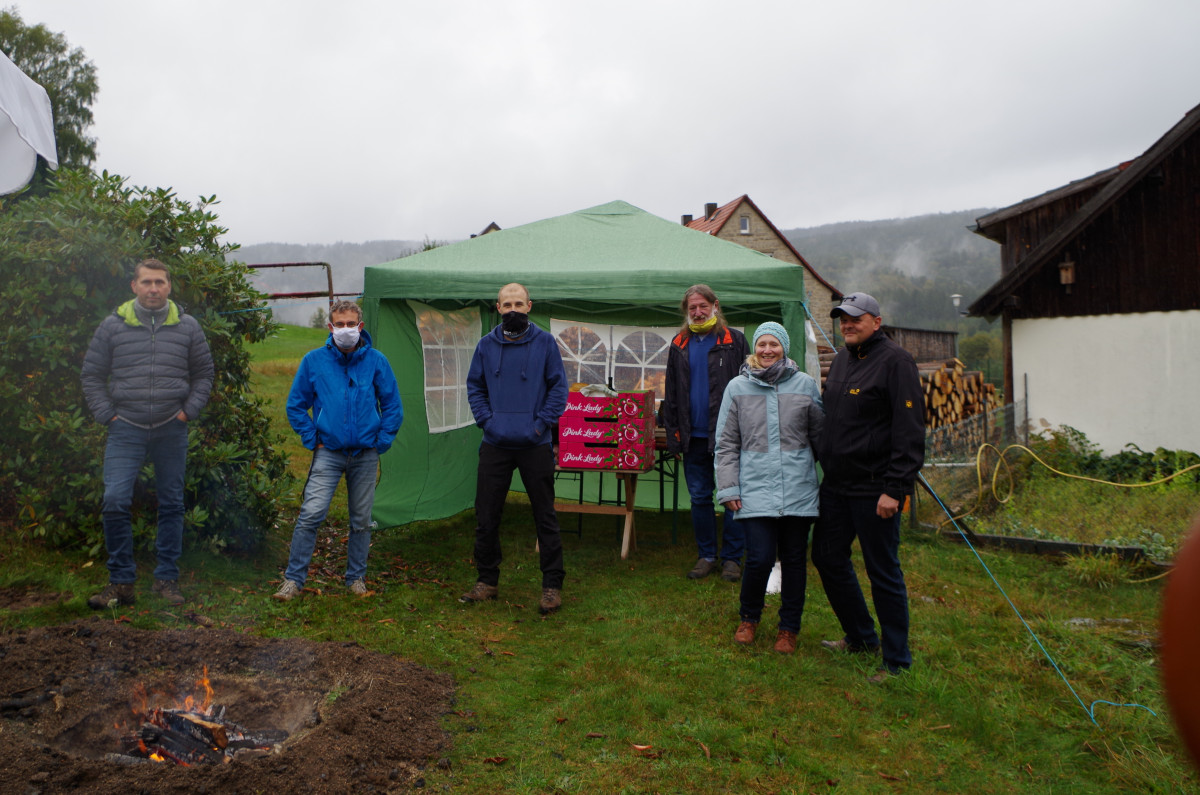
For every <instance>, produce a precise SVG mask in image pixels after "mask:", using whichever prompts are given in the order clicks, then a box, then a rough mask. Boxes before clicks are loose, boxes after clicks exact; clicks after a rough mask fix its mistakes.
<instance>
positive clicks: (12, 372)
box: [0, 170, 288, 554]
mask: <svg viewBox="0 0 1200 795" xmlns="http://www.w3.org/2000/svg"><path fill="white" fill-rule="evenodd" d="M215 201H216V200H215V197H211V198H207V199H205V198H201V199H200V200H199V201H198V202H197V203H196V204H194V205H193V204H191V203H189V202H185V201H182V200H180V199H179V198H178V197H176V196H175V194H174V193H173V192H171V191H170V190H169V189H163V188H158V189H151V188H134V187H128V186H127V185H126V184H125V180H124V179H123V178H121V177H119V176H116V175H110V174H108V173H107V172H105V173H103V174H100V175H95V174H92V173H90V172H87V171H70V170H65V171H62V172H60V173H59V174H58V175H57V177H56V178H55V180H54V183H53V185H52V187H51V189H50V191H49V192H48V193H47V194H46V195H44V196H38V197H26V198H25V199H23V200H22V201H19V202H9V203H7V204H0V296H2V297H3V301H4V304H5V306H6V307H7V309H8V312H9V313H8V320H7V321H6V322H5V324H4V325H3V326H0V344H2V345H3V350H4V354H3V357H2V358H0V428H3V429H4V441H5V445H4V450H3V453H2V454H0V515H4V516H9V517H14V519H15V522H16V525H17V528H18V529H20V530H22V531H24V532H27V533H29V534H31V535H33V536H35V537H43V538H45V539H47V540H48V541H49V542H51V543H54V544H60V545H67V544H70V545H76V544H84V545H87V546H88V547H89V548H90V549H91V550H92V551H93V554H97V553H98V552H99V551H100V550H101V549H102V548H103V533H102V530H101V524H100V503H101V497H102V494H103V484H102V479H101V472H102V464H103V457H104V441H105V433H104V429H103V428H102V427H101V426H100V425H98V424H97V423H96V422H95V421H94V420H93V419H92V417H91V414H90V412H88V410H87V406H86V403H85V402H84V400H83V393H82V390H81V388H80V384H79V370H80V366H81V364H82V361H83V356H84V353H85V352H86V350H87V346H88V343H89V342H90V341H91V338H92V334H93V333H94V332H95V330H96V327H97V325H99V323H100V321H101V319H103V318H104V316H105V315H107V314H109V313H110V312H112V311H113V309H115V308H116V306H117V305H119V304H120V303H122V302H124V301H127V300H129V298H130V297H131V296H132V293H131V291H130V288H129V282H130V280H131V278H132V272H133V267H134V265H135V264H136V263H137V262H138V261H140V260H142V259H144V258H146V257H156V258H157V259H160V260H162V261H163V262H165V263H166V264H167V265H168V266H169V267H170V268H171V271H172V292H171V298H172V299H173V300H174V301H175V302H176V303H178V304H179V305H180V306H181V307H182V308H183V309H184V310H185V311H186V312H188V313H189V314H191V315H192V316H194V317H195V318H196V319H197V320H198V321H199V322H200V325H201V326H202V327H203V328H204V331H205V334H206V336H207V338H208V344H209V347H210V348H211V350H212V355H213V361H214V364H215V366H216V380H215V382H214V384H213V391H212V396H211V398H210V401H209V404H208V406H207V408H206V409H205V411H204V413H203V414H202V416H201V418H200V421H199V422H196V423H192V425H191V429H190V431H189V435H190V438H189V445H188V450H189V453H188V454H189V460H188V479H187V505H188V512H187V519H186V521H187V526H188V530H189V531H190V532H191V533H193V534H194V535H192V536H191V537H192V538H194V539H197V540H200V541H202V542H204V543H205V544H207V545H209V546H211V547H215V548H225V547H230V548H236V549H249V548H253V547H254V546H255V545H256V544H257V543H258V541H259V540H261V538H262V537H263V535H264V533H265V530H266V529H267V528H268V527H269V526H270V525H271V524H272V523H273V522H274V521H275V520H276V518H277V516H278V513H279V510H280V507H281V506H280V499H281V497H282V496H283V494H284V492H285V490H286V488H287V486H288V482H287V477H286V469H285V461H284V459H283V456H282V455H281V454H280V453H279V452H277V450H276V448H275V442H274V441H273V439H272V438H271V437H270V435H269V430H268V425H267V422H266V420H265V418H264V414H263V411H262V405H261V401H260V400H259V399H257V398H255V397H254V396H253V395H252V394H251V392H250V355H249V352H248V351H247V349H246V346H247V344H248V343H252V342H257V341H261V340H263V339H264V338H266V336H267V335H268V334H270V333H271V331H272V329H273V328H274V323H273V321H272V319H271V317H270V313H269V312H266V311H256V310H259V309H261V306H262V301H261V299H262V296H261V294H259V293H258V292H256V291H255V290H254V288H253V287H252V286H251V284H250V282H249V280H248V278H247V273H248V271H247V269H246V268H245V266H244V265H242V264H240V263H232V264H229V263H226V261H225V255H226V254H227V253H229V252H231V251H233V250H235V249H236V246H233V245H229V244H226V243H222V242H220V240H219V238H220V236H221V235H223V234H224V233H225V232H226V231H227V230H225V229H224V228H222V227H220V226H218V225H217V216H216V215H215V214H214V213H213V212H212V211H211V210H210V207H211V206H212V205H213V204H214V203H215ZM149 474H150V468H149V467H147V469H146V470H144V471H143V477H142V478H141V479H140V482H139V485H138V488H137V490H136V493H135V502H134V513H135V515H134V528H135V540H136V541H137V543H139V544H140V545H142V546H150V545H152V543H153V525H154V513H155V504H154V500H153V484H152V481H151V480H150V479H149V477H148V476H149Z"/></svg>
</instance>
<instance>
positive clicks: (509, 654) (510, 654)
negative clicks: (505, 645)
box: [500, 651, 517, 657]
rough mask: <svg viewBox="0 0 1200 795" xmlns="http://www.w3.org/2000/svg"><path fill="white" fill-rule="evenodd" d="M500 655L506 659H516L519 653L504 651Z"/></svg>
mask: <svg viewBox="0 0 1200 795" xmlns="http://www.w3.org/2000/svg"><path fill="white" fill-rule="evenodd" d="M500 653H501V654H503V655H504V656H505V657H516V656H517V653H516V652H515V651H502V652H500Z"/></svg>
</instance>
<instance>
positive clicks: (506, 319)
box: [500, 312, 529, 337]
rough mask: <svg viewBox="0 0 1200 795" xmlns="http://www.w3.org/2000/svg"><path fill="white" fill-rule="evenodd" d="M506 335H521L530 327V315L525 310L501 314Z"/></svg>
mask: <svg viewBox="0 0 1200 795" xmlns="http://www.w3.org/2000/svg"><path fill="white" fill-rule="evenodd" d="M500 325H501V327H502V328H503V329H504V336H506V337H519V336H521V335H522V334H524V333H525V331H526V330H527V329H528V328H529V315H527V314H525V313H524V312H505V313H504V314H503V315H501V316H500Z"/></svg>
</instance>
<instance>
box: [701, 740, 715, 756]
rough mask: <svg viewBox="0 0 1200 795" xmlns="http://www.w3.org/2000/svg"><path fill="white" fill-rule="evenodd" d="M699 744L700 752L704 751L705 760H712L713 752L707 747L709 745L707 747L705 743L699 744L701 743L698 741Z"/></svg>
mask: <svg viewBox="0 0 1200 795" xmlns="http://www.w3.org/2000/svg"><path fill="white" fill-rule="evenodd" d="M697 743H698V745H699V746H700V750H702V751H704V758H705V759H712V752H711V751H709V750H708V746H707V745H705V744H704V743H701V742H699V741H697Z"/></svg>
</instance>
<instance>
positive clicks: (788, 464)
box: [714, 322, 825, 654]
mask: <svg viewBox="0 0 1200 795" xmlns="http://www.w3.org/2000/svg"><path fill="white" fill-rule="evenodd" d="M790 348H791V340H790V339H789V337H788V333H787V331H786V330H785V329H784V328H783V326H781V325H780V324H778V323H773V322H768V323H763V324H762V325H760V326H759V327H758V330H757V331H755V333H754V342H753V345H752V353H751V354H750V356H749V357H747V358H746V364H745V365H743V366H742V372H741V375H739V376H738V377H737V378H735V379H734V380H732V381H730V382H729V386H728V387H726V388H725V396H724V397H723V398H722V400H721V413H720V415H719V416H718V418H717V438H716V446H715V451H714V453H715V459H716V464H715V466H716V480H717V500H718V501H719V502H721V503H722V504H723V505H724V506H725V509H726V510H733V511H736V512H737V519H738V521H739V522H741V523H742V524H743V526H744V527H745V531H746V569H745V571H744V572H743V574H742V594H741V609H740V615H741V623H740V624H739V625H738V628H737V631H736V632H735V633H734V636H733V639H734V640H735V641H736V642H738V643H741V644H743V645H745V644H749V643H752V642H753V641H754V634H755V631H756V630H757V629H758V622H759V621H760V620H761V618H762V611H763V602H764V595H765V594H766V590H767V580H768V578H769V577H770V576H771V569H772V568H774V566H775V559H776V556H778V558H779V561H780V565H781V568H782V570H783V582H782V593H781V604H780V607H779V634H778V636H777V637H776V640H775V651H777V652H780V653H781V654H791V653H792V652H793V651H795V650H796V636H797V634H798V633H799V632H800V617H801V615H802V614H803V613H804V588H805V585H806V581H807V569H806V566H807V563H806V558H807V551H808V531H809V529H810V528H811V527H812V524H813V521H814V520H815V519H816V516H817V507H818V502H817V466H816V458H815V456H814V455H813V442H814V441H815V440H816V438H817V436H818V435H819V434H820V433H821V427H822V425H823V424H824V422H825V410H824V408H823V406H822V404H821V392H820V389H819V388H818V386H817V382H816V381H814V380H813V378H812V377H811V376H809V375H808V374H806V373H803V372H801V371H800V368H799V367H797V366H796V363H795V362H793V361H792V360H791V359H789V358H788V351H789V350H790Z"/></svg>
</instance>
